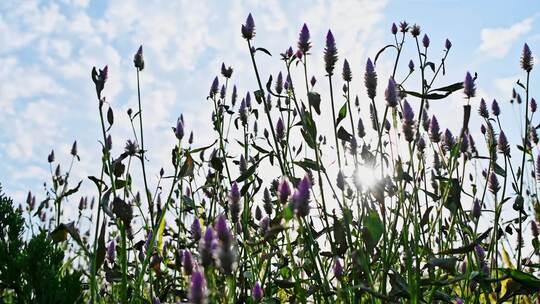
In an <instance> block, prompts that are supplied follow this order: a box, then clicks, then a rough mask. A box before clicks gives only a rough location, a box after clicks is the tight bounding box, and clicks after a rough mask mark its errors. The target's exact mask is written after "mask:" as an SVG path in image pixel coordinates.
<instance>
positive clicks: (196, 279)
mask: <svg viewBox="0 0 540 304" xmlns="http://www.w3.org/2000/svg"><path fill="white" fill-rule="evenodd" d="M250 16H251V15H250ZM207 297H208V291H207V290H206V279H205V278H204V273H203V272H199V271H196V272H194V273H193V274H192V275H191V284H190V286H189V302H190V303H193V304H204V303H206V301H207Z"/></svg>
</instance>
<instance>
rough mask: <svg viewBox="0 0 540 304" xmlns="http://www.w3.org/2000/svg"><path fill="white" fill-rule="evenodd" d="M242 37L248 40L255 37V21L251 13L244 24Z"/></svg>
mask: <svg viewBox="0 0 540 304" xmlns="http://www.w3.org/2000/svg"><path fill="white" fill-rule="evenodd" d="M242 37H244V39H246V40H251V39H253V37H255V21H254V20H253V16H251V13H250V14H249V15H248V16H247V19H246V23H245V24H242Z"/></svg>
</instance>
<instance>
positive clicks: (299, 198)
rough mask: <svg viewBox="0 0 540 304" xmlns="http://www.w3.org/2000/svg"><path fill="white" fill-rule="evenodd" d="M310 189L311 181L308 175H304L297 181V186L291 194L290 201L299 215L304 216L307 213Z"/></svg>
mask: <svg viewBox="0 0 540 304" xmlns="http://www.w3.org/2000/svg"><path fill="white" fill-rule="evenodd" d="M310 190H311V181H310V179H309V176H308V175H306V176H304V178H302V180H301V181H300V182H299V183H298V187H297V188H296V191H295V192H294V194H293V196H292V201H293V204H294V207H295V209H296V213H297V214H298V216H299V217H305V216H308V215H309V210H310V208H311V207H310V205H309V203H310Z"/></svg>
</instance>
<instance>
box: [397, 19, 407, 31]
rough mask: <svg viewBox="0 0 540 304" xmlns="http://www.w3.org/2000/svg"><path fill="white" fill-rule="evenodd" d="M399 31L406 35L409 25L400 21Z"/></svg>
mask: <svg viewBox="0 0 540 304" xmlns="http://www.w3.org/2000/svg"><path fill="white" fill-rule="evenodd" d="M399 31H400V32H402V33H406V32H408V31H409V24H408V23H407V22H406V21H402V22H400V23H399Z"/></svg>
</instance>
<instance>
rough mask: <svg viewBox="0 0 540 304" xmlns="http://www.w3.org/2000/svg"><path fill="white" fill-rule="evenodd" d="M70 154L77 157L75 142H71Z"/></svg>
mask: <svg viewBox="0 0 540 304" xmlns="http://www.w3.org/2000/svg"><path fill="white" fill-rule="evenodd" d="M70 154H71V155H73V156H77V141H74V142H73V145H72V146H71V151H70Z"/></svg>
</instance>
